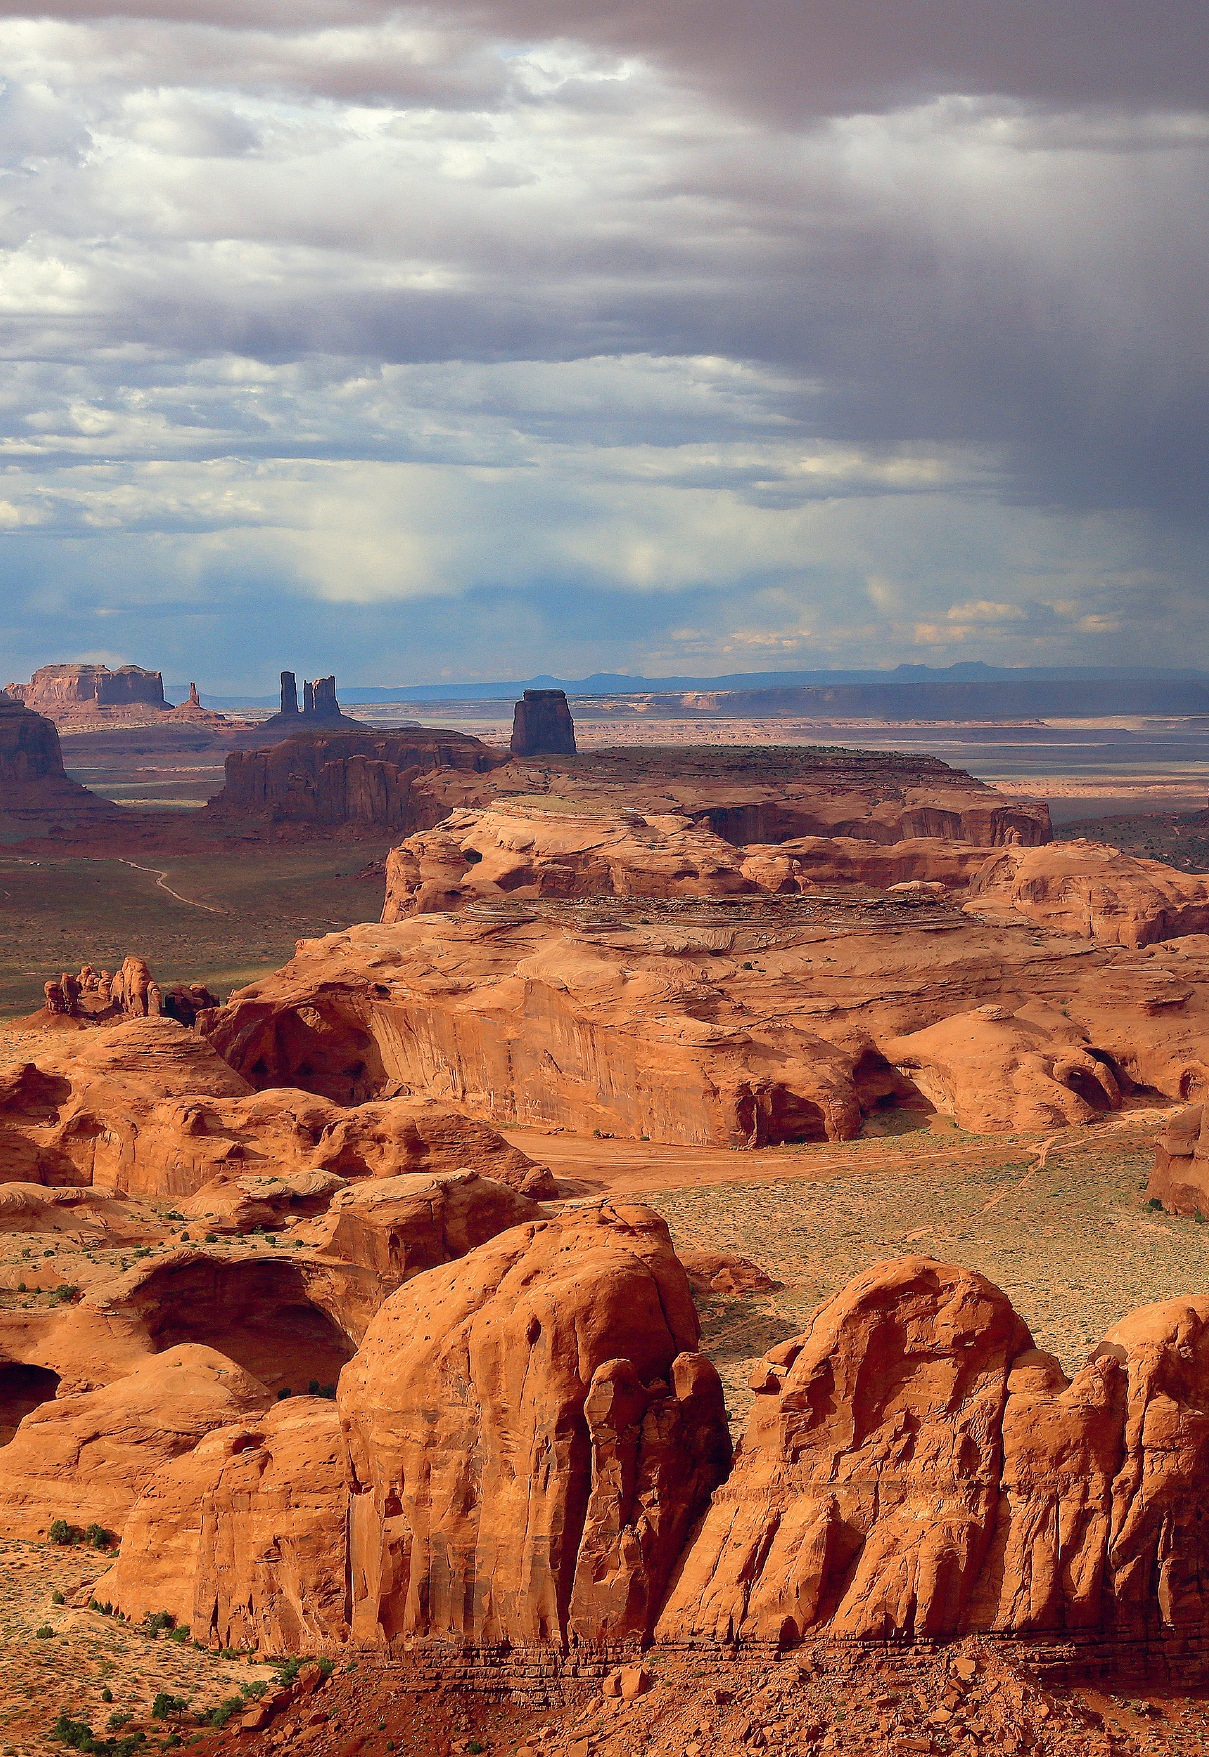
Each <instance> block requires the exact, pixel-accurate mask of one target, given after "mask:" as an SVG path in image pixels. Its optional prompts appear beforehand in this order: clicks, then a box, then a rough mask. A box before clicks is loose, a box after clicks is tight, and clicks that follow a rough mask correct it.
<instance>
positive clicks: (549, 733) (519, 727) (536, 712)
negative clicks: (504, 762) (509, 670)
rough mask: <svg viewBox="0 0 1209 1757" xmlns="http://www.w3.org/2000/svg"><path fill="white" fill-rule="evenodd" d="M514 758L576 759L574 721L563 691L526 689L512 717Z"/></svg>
mask: <svg viewBox="0 0 1209 1757" xmlns="http://www.w3.org/2000/svg"><path fill="white" fill-rule="evenodd" d="M512 754H513V756H574V755H575V754H576V750H575V722H574V720H573V719H572V718H571V710H570V708H569V707H568V706H567V694H566V691H565V690H562V689H527V690H526V691H525V693H524V696H523V697H522V699H521V700H520V701H519V702H517V704H516V708H515V710H514V712H513V716H512Z"/></svg>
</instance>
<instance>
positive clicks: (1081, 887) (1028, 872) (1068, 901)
mask: <svg viewBox="0 0 1209 1757" xmlns="http://www.w3.org/2000/svg"><path fill="white" fill-rule="evenodd" d="M967 907H968V908H969V909H970V910H971V911H972V912H977V913H980V914H985V913H988V912H991V913H994V912H997V911H1013V912H1014V913H1015V914H1017V915H1019V916H1022V917H1024V918H1025V919H1027V920H1029V921H1032V922H1035V923H1036V924H1037V926H1039V927H1044V928H1047V929H1049V930H1050V931H1052V932H1055V933H1068V934H1073V935H1075V936H1077V937H1078V938H1081V939H1090V940H1095V941H1097V942H1098V943H1099V944H1100V945H1106V946H1149V945H1154V944H1156V943H1157V942H1158V941H1160V940H1168V939H1175V938H1178V937H1179V936H1181V935H1183V934H1194V933H1195V934H1202V933H1205V932H1207V931H1209V876H1206V875H1201V874H1195V873H1186V872H1178V871H1177V870H1176V869H1175V867H1172V866H1166V865H1164V863H1163V862H1162V861H1161V860H1141V859H1139V858H1138V857H1137V856H1136V855H1132V854H1122V853H1121V851H1120V849H1119V848H1110V847H1108V846H1106V845H1105V844H1103V843H1100V842H1083V841H1075V842H1051V843H1049V844H1048V845H1047V846H1046V847H1044V848H1007V849H1004V851H1003V852H1002V853H1001V854H999V855H998V856H996V857H995V858H994V859H991V860H988V861H987V863H986V865H985V866H984V867H983V868H982V870H981V872H979V873H978V874H977V875H976V876H975V877H974V878H973V880H972V882H971V884H970V901H969V903H968V905H967Z"/></svg>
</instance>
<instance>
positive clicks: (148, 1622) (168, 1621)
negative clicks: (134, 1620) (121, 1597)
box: [143, 1611, 176, 1640]
mask: <svg viewBox="0 0 1209 1757" xmlns="http://www.w3.org/2000/svg"><path fill="white" fill-rule="evenodd" d="M175 1622H176V1618H175V1617H174V1616H173V1615H172V1612H171V1611H150V1612H148V1614H147V1615H146V1616H145V1617H144V1618H143V1628H144V1630H145V1631H146V1633H147V1634H148V1635H150V1636H151V1637H152V1639H153V1640H158V1639H159V1636H160V1633H161V1631H162V1630H164V1629H171V1628H172V1627H173V1625H174V1624H175Z"/></svg>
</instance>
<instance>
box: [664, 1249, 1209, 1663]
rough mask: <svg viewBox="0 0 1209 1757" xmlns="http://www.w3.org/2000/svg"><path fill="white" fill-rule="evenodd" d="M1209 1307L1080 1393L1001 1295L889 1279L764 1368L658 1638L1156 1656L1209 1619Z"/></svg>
mask: <svg viewBox="0 0 1209 1757" xmlns="http://www.w3.org/2000/svg"><path fill="white" fill-rule="evenodd" d="M1207 1373H1209V1301H1205V1300H1173V1301H1169V1302H1167V1303H1166V1304H1163V1305H1159V1306H1149V1307H1144V1308H1143V1309H1141V1310H1140V1311H1137V1312H1134V1313H1132V1314H1131V1315H1130V1316H1129V1317H1128V1318H1126V1319H1125V1320H1123V1322H1122V1323H1120V1324H1118V1325H1117V1326H1116V1327H1115V1328H1114V1329H1113V1330H1111V1331H1110V1332H1109V1334H1108V1336H1107V1337H1106V1338H1105V1340H1104V1342H1103V1343H1102V1344H1101V1346H1100V1348H1099V1349H1098V1350H1096V1351H1095V1353H1094V1355H1093V1357H1092V1359H1091V1361H1090V1363H1089V1364H1088V1365H1087V1366H1086V1367H1085V1368H1083V1370H1082V1371H1081V1372H1080V1373H1079V1374H1078V1375H1077V1376H1076V1378H1075V1379H1074V1380H1073V1381H1068V1380H1067V1378H1066V1376H1065V1374H1064V1373H1063V1371H1062V1369H1061V1367H1060V1365H1059V1363H1058V1362H1057V1361H1056V1360H1054V1358H1053V1357H1052V1356H1049V1355H1045V1354H1042V1353H1041V1352H1040V1351H1038V1350H1036V1349H1035V1348H1033V1347H1032V1345H1031V1338H1030V1337H1029V1334H1028V1331H1027V1329H1026V1328H1025V1326H1024V1324H1023V1323H1022V1322H1021V1320H1020V1319H1019V1318H1018V1317H1017V1316H1016V1315H1015V1313H1014V1312H1013V1311H1012V1308H1011V1306H1010V1304H1009V1303H1008V1301H1007V1299H1006V1298H1005V1296H1004V1295H1003V1294H1002V1293H1001V1292H1000V1291H999V1290H998V1289H997V1288H995V1287H993V1286H992V1285H991V1283H989V1282H987V1281H986V1280H984V1279H983V1277H981V1276H979V1275H976V1274H973V1273H972V1272H970V1271H967V1270H961V1269H956V1268H953V1267H950V1266H948V1265H945V1264H940V1263H935V1262H931V1261H929V1260H927V1259H922V1258H914V1259H911V1258H908V1259H904V1260H901V1261H898V1262H894V1263H888V1264H881V1265H878V1266H877V1267H876V1268H874V1269H871V1270H870V1271H868V1273H866V1274H865V1275H863V1276H861V1277H859V1278H858V1279H857V1280H856V1281H855V1282H853V1283H852V1284H851V1285H850V1286H849V1287H848V1288H846V1289H845V1290H844V1291H843V1292H842V1293H840V1294H839V1295H837V1296H836V1298H835V1299H833V1300H831V1301H829V1302H828V1304H826V1305H825V1306H823V1307H821V1308H820V1310H819V1311H818V1312H817V1313H816V1314H815V1316H814V1319H813V1320H812V1323H811V1325H810V1327H809V1329H808V1330H807V1331H806V1332H804V1334H803V1335H801V1336H799V1337H797V1338H795V1339H794V1340H793V1341H792V1342H788V1343H784V1344H781V1345H780V1346H779V1347H778V1348H777V1349H775V1350H774V1351H773V1352H772V1354H770V1355H769V1356H768V1357H766V1360H765V1363H764V1364H763V1365H762V1366H761V1367H760V1368H759V1369H757V1372H756V1374H755V1376H754V1377H753V1384H755V1385H756V1388H757V1390H758V1393H759V1395H758V1398H757V1403H756V1408H755V1410H754V1411H753V1414H752V1417H751V1421H750V1423H749V1426H748V1430H747V1433H746V1434H745V1436H744V1440H743V1443H742V1446H741V1447H740V1450H739V1453H738V1456H737V1459H736V1464H735V1469H734V1471H733V1473H732V1475H731V1477H730V1480H729V1481H728V1482H727V1484H726V1485H725V1487H724V1488H723V1489H721V1490H720V1491H719V1492H718V1493H717V1494H716V1495H715V1497H714V1500H713V1504H712V1505H711V1508H710V1511H709V1513H708V1515H707V1516H706V1520H705V1523H704V1525H703V1527H702V1529H701V1532H700V1534H699V1536H698V1537H697V1538H696V1539H695V1540H694V1542H693V1544H692V1546H691V1548H690V1550H689V1553H688V1556H687V1558H686V1561H685V1564H684V1567H683V1570H682V1572H681V1575H680V1577H679V1579H678V1580H677V1582H676V1585H675V1587H674V1589H673V1591H672V1594H671V1597H670V1599H669V1601H668V1604H667V1607H666V1609H665V1610H664V1612H663V1615H662V1617H661V1619H660V1622H659V1627H658V1634H659V1638H660V1639H662V1640H666V1641H676V1642H679V1641H693V1640H699V1639H701V1638H713V1639H722V1640H730V1639H733V1638H735V1637H736V1636H737V1637H740V1638H744V1637H755V1636H759V1637H762V1638H771V1639H774V1640H777V1641H780V1642H788V1643H792V1642H794V1641H795V1640H797V1639H798V1638H799V1637H801V1636H802V1635H804V1634H806V1633H808V1632H809V1633H814V1632H826V1633H834V1634H836V1635H843V1636H849V1637H852V1636H855V1637H858V1638H865V1639H875V1640H886V1639H891V1640H893V1639H937V1638H940V1639H943V1638H948V1637H952V1636H957V1635H962V1634H968V1633H971V1632H976V1631H994V1632H996V1633H1004V1634H1006V1633H1012V1634H1025V1635H1039V1634H1049V1635H1055V1634H1061V1635H1073V1636H1077V1637H1082V1638H1084V1639H1087V1640H1093V1639H1094V1640H1099V1641H1103V1642H1106V1643H1120V1644H1126V1643H1130V1644H1136V1645H1137V1646H1139V1647H1143V1648H1144V1647H1145V1645H1146V1644H1152V1645H1153V1647H1154V1649H1155V1650H1156V1652H1157V1651H1158V1650H1159V1649H1160V1648H1161V1647H1166V1649H1167V1652H1168V1653H1169V1654H1170V1655H1172V1656H1174V1655H1175V1654H1178V1652H1179V1650H1180V1643H1181V1642H1182V1641H1185V1640H1191V1641H1192V1642H1195V1641H1196V1640H1197V1639H1199V1638H1201V1637H1202V1634H1203V1630H1204V1627H1205V1619H1206V1616H1207V1614H1209V1590H1207V1589H1206V1586H1205V1578H1206V1575H1205V1562H1206V1550H1205V1544H1206V1540H1205V1536H1204V1533H1203V1531H1202V1528H1201V1527H1202V1521H1201V1519H1200V1515H1199V1507H1198V1502H1199V1497H1200V1495H1201V1494H1202V1493H1203V1488H1202V1486H1201V1485H1202V1484H1203V1480H1204V1472H1205V1468H1206V1466H1205V1450H1204V1427H1205V1417H1204V1408H1205V1402H1206V1395H1207V1393H1209V1377H1207V1376H1206V1375H1207Z"/></svg>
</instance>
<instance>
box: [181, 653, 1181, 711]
mask: <svg viewBox="0 0 1209 1757" xmlns="http://www.w3.org/2000/svg"><path fill="white" fill-rule="evenodd" d="M983 683H1010V684H1040V683H1048V684H1093V683H1104V684H1118V685H1120V684H1127V683H1129V684H1136V685H1139V686H1150V688H1151V689H1152V690H1153V689H1156V688H1157V689H1158V690H1160V691H1161V690H1162V689H1163V688H1165V687H1166V686H1169V685H1170V686H1175V685H1178V684H1190V685H1201V686H1202V687H1203V688H1204V689H1205V690H1206V695H1205V697H1204V701H1205V703H1206V704H1207V705H1206V706H1202V707H1191V708H1190V707H1171V708H1153V707H1148V708H1137V709H1132V710H1131V709H1128V708H1122V707H1112V708H1108V709H1106V710H1105V711H1106V712H1136V713H1165V712H1168V713H1174V714H1180V713H1202V712H1209V672H1205V671H1201V670H1196V669H1193V668H1189V669H1187V670H1178V671H1175V670H1164V669H1161V668H1159V667H1147V666H1097V665H1047V666H1023V665H1022V666H997V665H986V664H984V663H983V662H982V661H981V660H977V659H973V660H966V661H963V662H962V663H961V664H957V665H944V666H933V665H895V666H893V667H887V668H885V669H882V670H855V671H732V672H728V673H726V674H725V675H723V676H715V677H703V676H680V677H640V676H633V675H630V674H628V673H625V672H608V671H597V672H594V673H593V674H592V676H590V677H579V678H561V677H548V676H539V677H526V678H519V679H517V680H516V681H515V682H509V683H499V682H496V683H416V684H400V685H398V686H390V685H377V686H375V685H368V684H363V685H356V684H353V685H348V686H343V687H342V688H341V690H340V696H341V699H342V700H343V701H344V703H345V704H346V705H347V706H353V705H356V704H358V703H360V704H365V705H368V704H370V703H384V704H389V703H391V702H442V701H446V702H486V701H512V700H513V699H514V698H516V697H517V696H519V695H520V694H521V692H522V691H523V690H526V689H564V690H566V692H567V694H568V695H569V696H572V697H574V696H581V697H582V696H600V695H648V694H659V693H661V692H664V691H668V690H673V691H674V690H709V691H715V690H724V691H727V692H731V691H741V692H743V693H744V694H747V693H749V692H753V691H761V692H763V691H781V690H797V689H803V688H811V687H818V688H823V689H827V690H834V689H837V688H843V687H845V686H849V687H850V686H864V687H867V688H875V689H881V688H885V687H887V686H898V687H899V688H903V689H911V688H915V687H918V686H920V685H927V684H932V685H948V684H972V685H975V686H976V685H978V684H983ZM186 690H187V686H186V685H184V684H172V685H169V691H168V693H169V694H170V695H172V696H175V695H177V694H182V695H183V694H185V693H186ZM1177 693H1178V692H1177ZM1148 699H1150V698H1148ZM1155 699H1157V698H1155ZM1181 699H1191V697H1183V698H1181ZM1199 699H1200V698H1199V697H1198V700H1199ZM202 702H203V704H204V705H205V706H206V707H208V708H224V709H230V710H232V711H234V712H238V711H239V710H240V709H242V708H272V707H275V706H276V705H277V697H276V695H264V696H236V695H207V694H203V696H202ZM745 711H750V710H745ZM858 711H860V710H856V709H851V708H850V709H848V712H849V713H853V712H858ZM1020 711H1031V712H1039V711H1043V710H1037V709H1032V710H1020ZM1044 711H1048V712H1051V713H1053V712H1061V711H1063V710H1061V709H1049V710H1044ZM1067 711H1069V712H1072V713H1079V712H1080V711H1091V712H1095V711H1096V710H1079V709H1070V710H1067Z"/></svg>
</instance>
